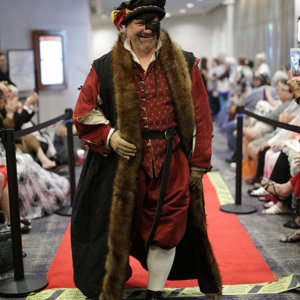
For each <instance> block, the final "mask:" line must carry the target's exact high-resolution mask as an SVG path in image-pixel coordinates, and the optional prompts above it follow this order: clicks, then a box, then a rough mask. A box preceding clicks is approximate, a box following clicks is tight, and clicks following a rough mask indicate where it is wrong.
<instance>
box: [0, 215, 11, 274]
mask: <svg viewBox="0 0 300 300" xmlns="http://www.w3.org/2000/svg"><path fill="white" fill-rule="evenodd" d="M0 214H1V215H2V216H3V218H4V223H0V273H3V272H5V271H8V270H10V269H12V268H13V257H12V240H11V228H10V226H9V225H8V224H7V216H6V213H5V212H3V211H0Z"/></svg>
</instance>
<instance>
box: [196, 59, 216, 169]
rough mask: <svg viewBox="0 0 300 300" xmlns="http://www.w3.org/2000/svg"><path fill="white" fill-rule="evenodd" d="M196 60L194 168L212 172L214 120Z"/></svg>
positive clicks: (197, 60)
mask: <svg viewBox="0 0 300 300" xmlns="http://www.w3.org/2000/svg"><path fill="white" fill-rule="evenodd" d="M198 63H199V59H197V58H196V59H195V63H194V66H193V69H192V85H193V87H192V89H193V90H192V92H193V100H194V108H195V120H196V128H195V132H194V141H193V153H192V160H191V165H192V168H193V167H194V168H200V169H205V170H210V168H211V155H212V130H213V127H212V118H211V112H210V107H209V102H208V96H207V92H206V89H205V86H204V82H203V79H202V77H201V74H200V71H199V68H198Z"/></svg>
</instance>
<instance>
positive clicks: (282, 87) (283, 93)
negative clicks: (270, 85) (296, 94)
mask: <svg viewBox="0 0 300 300" xmlns="http://www.w3.org/2000/svg"><path fill="white" fill-rule="evenodd" d="M276 91H277V94H278V97H279V99H280V100H281V101H283V102H284V101H287V100H291V99H293V93H292V92H291V90H290V88H289V86H288V85H287V84H283V83H282V82H280V81H279V82H278V84H277V86H276Z"/></svg>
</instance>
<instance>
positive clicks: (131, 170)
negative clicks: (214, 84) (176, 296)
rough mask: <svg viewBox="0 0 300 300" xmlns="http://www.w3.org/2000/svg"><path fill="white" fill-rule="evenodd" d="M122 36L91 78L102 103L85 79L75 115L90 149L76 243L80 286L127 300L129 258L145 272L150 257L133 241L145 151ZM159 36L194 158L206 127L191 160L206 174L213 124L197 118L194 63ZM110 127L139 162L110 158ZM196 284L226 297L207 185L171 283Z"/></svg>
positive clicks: (105, 299)
mask: <svg viewBox="0 0 300 300" xmlns="http://www.w3.org/2000/svg"><path fill="white" fill-rule="evenodd" d="M123 38H124V37H123V36H122V35H120V38H119V41H118V42H117V43H116V45H115V46H114V48H113V50H112V51H111V52H110V53H108V54H107V55H105V56H103V57H102V58H100V59H98V60H96V61H95V62H94V64H93V68H92V71H91V72H92V73H95V72H96V73H97V76H96V77H95V76H93V75H91V76H92V78H94V79H92V80H91V81H92V82H93V84H94V86H95V85H97V84H98V83H99V82H98V83H96V81H97V80H98V81H100V97H99V96H98V95H96V94H95V93H96V92H95V91H94V90H93V89H92V88H91V85H90V84H89V83H88V80H87V81H86V82H85V84H84V86H83V88H82V91H81V92H82V93H83V94H84V95H82V96H81V97H79V100H78V102H77V104H76V107H75V111H74V122H75V125H76V127H77V130H78V133H79V135H80V136H81V138H82V139H83V140H85V141H86V142H87V144H88V145H89V147H90V149H91V150H90V151H89V152H88V156H87V158H86V161H85V164H84V167H83V170H82V174H81V177H80V181H79V185H78V189H77V193H76V197H75V200H74V203H73V213H72V224H71V225H72V226H71V241H72V255H73V266H74V281H75V284H76V286H77V287H78V288H79V289H80V290H81V291H82V292H83V293H84V294H85V295H87V296H88V297H90V298H96V297H98V296H99V294H100V296H99V299H101V300H119V299H121V295H122V290H123V284H124V281H125V279H126V272H127V264H128V258H129V255H133V256H135V257H136V258H137V259H138V260H139V261H140V262H141V263H142V265H143V266H144V267H145V268H146V255H147V253H146V251H145V249H144V247H143V242H142V241H141V240H140V239H139V238H137V239H135V240H134V241H132V239H131V233H132V230H131V228H132V226H133V225H134V224H132V220H133V211H134V203H135V196H136V193H137V188H138V187H137V179H138V178H137V177H138V173H139V168H140V164H141V160H142V152H143V151H142V135H141V133H142V129H141V125H140V122H139V121H138V120H139V111H138V104H137V101H138V99H137V97H136V86H135V81H134V75H135V73H134V62H133V60H132V58H131V54H130V52H129V51H127V50H126V49H125V48H124V47H123ZM161 38H162V41H163V46H162V48H161V49H160V53H159V57H158V60H159V63H160V64H161V66H162V69H163V71H164V74H165V76H166V78H167V81H168V84H169V87H170V90H171V92H172V95H173V97H174V107H175V112H176V122H177V124H178V126H177V131H178V133H179V136H180V139H181V141H182V145H183V148H184V151H185V152H186V153H187V156H189V154H190V152H191V150H192V140H193V132H194V129H195V128H196V136H197V131H200V128H201V134H202V135H203V136H201V138H203V141H206V142H203V145H205V146H201V143H199V141H198V146H197V143H196V147H195V148H194V152H196V154H195V153H194V155H195V157H194V159H192V160H191V161H192V163H193V161H194V162H195V166H196V167H200V168H201V167H203V168H208V167H209V166H210V155H211V152H210V151H211V149H210V147H211V145H210V141H211V119H210V116H207V115H206V116H205V115H204V116H202V115H201V116H202V118H201V120H200V119H199V115H197V113H199V114H201V113H200V112H199V104H198V112H197V109H196V105H195V103H194V98H195V94H196V93H199V92H197V91H196V92H194V90H193V89H192V80H191V75H190V70H189V62H191V63H192V64H191V65H192V66H193V62H194V57H193V56H192V55H191V54H188V53H185V52H183V51H181V50H180V49H179V48H178V47H177V46H176V45H175V44H174V43H172V41H171V40H170V38H169V36H168V34H167V33H166V32H164V31H162V34H161ZM202 86H203V83H202ZM202 88H203V87H202ZM199 89H200V87H199ZM202 91H203V92H204V89H202ZM204 93H205V92H204ZM91 98H93V100H92V101H91ZM96 99H97V100H96ZM204 100H205V102H203V103H202V104H200V109H204V110H205V109H206V110H207V114H209V109H208V104H207V97H206V95H205V97H204ZM91 103H92V104H91ZM93 103H94V104H93ZM201 106H202V108H201ZM195 111H196V115H195ZM90 112H92V113H90ZM95 120H96V121H95ZM97 120H98V121H97ZM107 120H109V123H108V122H107ZM134 120H136V122H134ZM99 125H101V127H102V129H103V130H102V131H103V132H105V133H104V134H103V135H102V137H101V138H99V136H98V137H97V139H96V138H95V135H93V130H94V131H95V129H96V128H97V126H99ZM110 126H113V127H116V128H118V129H119V130H120V132H121V133H122V137H123V138H124V139H125V140H127V141H129V142H130V143H133V144H135V145H136V147H137V149H138V150H139V151H138V153H137V155H136V156H135V157H134V158H131V159H130V160H125V159H122V158H120V157H118V156H117V155H116V154H115V153H114V152H113V151H111V152H110V153H107V151H106V150H105V149H106V147H105V142H106V141H105V138H106V137H107V134H108V131H109V128H110ZM93 138H94V139H93ZM198 138H199V137H198ZM201 138H200V140H201ZM207 139H208V141H209V142H207ZM199 145H200V146H199ZM201 147H203V149H202V152H201V151H200V149H201ZM191 278H195V279H198V282H199V286H200V288H201V291H202V292H204V293H208V294H221V279H220V274H219V270H218V267H217V264H216V261H215V258H214V255H213V252H212V249H211V246H210V243H209V240H208V237H207V230H206V220H205V209H204V199H203V192H202V186H198V187H197V188H196V189H195V190H193V191H191V201H190V207H189V214H188V223H187V229H186V234H185V236H184V238H183V240H182V241H181V242H180V244H179V245H178V247H177V250H176V257H175V261H174V264H173V267H172V270H171V272H170V275H169V279H191Z"/></svg>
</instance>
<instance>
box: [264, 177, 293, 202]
mask: <svg viewBox="0 0 300 300" xmlns="http://www.w3.org/2000/svg"><path fill="white" fill-rule="evenodd" d="M264 181H265V183H263V182H264ZM275 184H276V182H275V181H272V180H269V179H265V178H263V179H262V181H261V186H262V187H263V188H264V190H265V191H266V192H267V193H268V194H270V195H272V196H273V197H274V198H276V199H277V200H278V201H281V202H285V201H287V200H288V199H289V198H290V196H288V197H285V198H281V197H280V196H279V195H278V193H277V191H276V188H275ZM269 187H272V191H269V190H268V188H269Z"/></svg>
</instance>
